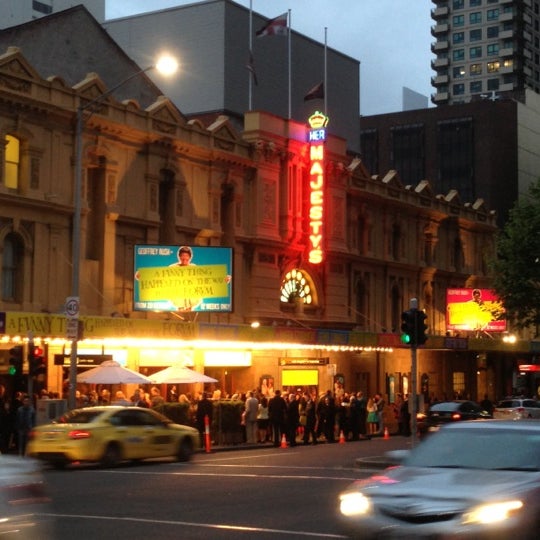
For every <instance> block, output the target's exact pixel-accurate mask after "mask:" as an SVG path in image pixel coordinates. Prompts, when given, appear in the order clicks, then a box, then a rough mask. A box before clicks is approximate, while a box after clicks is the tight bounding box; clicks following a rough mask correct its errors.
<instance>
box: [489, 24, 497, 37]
mask: <svg viewBox="0 0 540 540" xmlns="http://www.w3.org/2000/svg"><path fill="white" fill-rule="evenodd" d="M487 37H488V38H496V37H499V27H498V26H488V27H487Z"/></svg>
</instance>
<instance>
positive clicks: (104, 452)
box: [27, 406, 199, 467]
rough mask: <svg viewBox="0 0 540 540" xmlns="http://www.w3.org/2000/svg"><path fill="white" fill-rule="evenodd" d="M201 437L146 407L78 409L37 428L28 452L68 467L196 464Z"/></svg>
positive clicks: (193, 430)
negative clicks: (160, 461)
mask: <svg viewBox="0 0 540 540" xmlns="http://www.w3.org/2000/svg"><path fill="white" fill-rule="evenodd" d="M198 447H199V433H198V431H197V430H196V429H194V428H192V427H190V426H184V425H180V424H175V423H173V422H172V420H170V419H169V418H167V417H166V416H163V415H162V414H159V413H157V412H156V411H154V410H152V409H144V408H142V407H121V406H118V407H115V406H102V407H87V408H83V409H75V410H73V411H70V412H68V413H66V414H64V415H62V416H61V417H59V418H58V419H57V421H55V422H53V423H52V424H47V425H43V426H38V427H36V428H35V429H34V430H33V431H32V432H31V434H30V440H29V442H28V448H27V453H28V454H29V455H30V456H33V457H35V458H37V459H40V460H43V461H46V462H48V463H51V464H52V465H54V466H56V467H63V466H65V465H67V464H69V463H72V462H75V461H77V462H99V463H101V464H102V465H103V466H107V467H111V466H115V465H117V464H118V463H119V462H121V461H123V460H142V459H147V458H156V457H168V456H172V457H175V458H176V459H178V460H179V461H187V460H189V459H190V457H191V454H192V453H193V451H194V450H195V449H196V448H198Z"/></svg>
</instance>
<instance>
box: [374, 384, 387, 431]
mask: <svg viewBox="0 0 540 540" xmlns="http://www.w3.org/2000/svg"><path fill="white" fill-rule="evenodd" d="M375 405H376V406H377V419H378V423H379V427H378V429H377V434H378V435H382V434H383V433H384V406H385V405H386V402H385V401H384V399H383V397H382V394H381V393H380V392H377V393H376V394H375Z"/></svg>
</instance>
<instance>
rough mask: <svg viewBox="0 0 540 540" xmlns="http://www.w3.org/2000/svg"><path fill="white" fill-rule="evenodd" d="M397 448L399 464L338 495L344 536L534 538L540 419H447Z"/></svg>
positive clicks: (539, 509)
mask: <svg viewBox="0 0 540 540" xmlns="http://www.w3.org/2000/svg"><path fill="white" fill-rule="evenodd" d="M395 452H398V451H395ZM399 452H401V456H400V457H401V458H402V460H401V464H400V465H399V466H394V467H389V468H387V469H385V470H384V472H379V473H378V474H376V475H374V476H372V477H371V478H368V479H365V480H358V481H356V482H355V483H353V484H352V485H350V486H349V487H348V488H347V489H346V490H345V491H343V492H342V493H341V494H340V496H339V498H338V516H339V521H340V522H341V524H342V525H343V528H344V532H346V533H347V534H350V535H352V537H354V538H362V539H364V540H368V539H371V540H380V539H382V538H384V539H385V540H387V539H390V538H396V539H400V540H403V539H404V538H410V539H413V538H414V539H415V540H422V539H429V540H431V539H434V538H439V539H442V538H456V539H457V538H460V539H463V540H464V539H467V540H481V539H486V540H487V539H489V540H494V539H498V540H508V539H511V538H515V539H519V540H536V539H537V538H538V531H539V530H540V422H537V421H535V420H523V421H520V422H514V421H501V420H475V421H471V422H455V423H448V424H446V425H444V426H442V427H441V429H440V430H439V431H438V432H437V433H434V434H433V435H430V436H429V437H427V438H426V439H425V440H424V441H422V442H421V443H420V444H418V445H417V446H415V447H414V449H413V450H412V451H410V452H408V451H406V450H403V451H399ZM393 457H394V458H397V457H398V456H397V455H396V456H393Z"/></svg>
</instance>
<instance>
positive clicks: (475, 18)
mask: <svg viewBox="0 0 540 540" xmlns="http://www.w3.org/2000/svg"><path fill="white" fill-rule="evenodd" d="M481 22H482V12H481V11H475V12H474V13H469V23H470V24H480V23H481Z"/></svg>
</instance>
